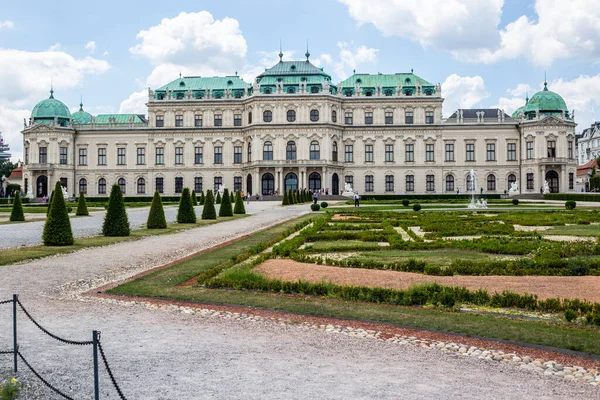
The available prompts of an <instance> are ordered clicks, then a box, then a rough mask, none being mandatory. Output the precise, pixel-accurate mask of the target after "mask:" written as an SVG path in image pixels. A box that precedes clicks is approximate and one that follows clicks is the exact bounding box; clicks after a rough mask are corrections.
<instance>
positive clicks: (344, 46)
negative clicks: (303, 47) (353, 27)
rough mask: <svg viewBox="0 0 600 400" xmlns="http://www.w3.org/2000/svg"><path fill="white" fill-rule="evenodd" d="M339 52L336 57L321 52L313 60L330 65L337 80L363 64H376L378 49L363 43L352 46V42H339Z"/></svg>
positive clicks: (317, 63) (344, 77)
mask: <svg viewBox="0 0 600 400" xmlns="http://www.w3.org/2000/svg"><path fill="white" fill-rule="evenodd" d="M337 45H338V48H339V49H340V52H339V54H338V57H337V59H334V57H332V56H331V55H330V54H327V53H324V54H321V55H320V56H319V57H317V59H315V60H314V63H315V65H317V66H320V65H331V66H332V68H333V74H334V75H336V76H337V78H338V79H339V80H343V79H346V78H347V77H348V76H349V75H351V74H352V73H353V71H354V70H355V69H356V68H357V67H358V66H359V65H363V64H373V65H374V64H377V52H378V51H379V50H378V49H374V48H371V47H367V46H365V45H361V46H354V44H353V43H346V42H339V43H338V44H337Z"/></svg>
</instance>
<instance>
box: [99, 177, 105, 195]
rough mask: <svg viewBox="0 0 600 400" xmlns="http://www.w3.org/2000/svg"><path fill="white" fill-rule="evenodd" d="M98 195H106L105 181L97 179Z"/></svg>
mask: <svg viewBox="0 0 600 400" xmlns="http://www.w3.org/2000/svg"><path fill="white" fill-rule="evenodd" d="M98 194H106V179H104V178H100V179H98Z"/></svg>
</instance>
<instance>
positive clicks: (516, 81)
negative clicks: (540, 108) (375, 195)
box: [0, 0, 600, 160]
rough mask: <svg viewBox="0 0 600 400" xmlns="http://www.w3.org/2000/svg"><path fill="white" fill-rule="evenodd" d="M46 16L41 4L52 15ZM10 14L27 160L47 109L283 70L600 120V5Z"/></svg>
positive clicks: (19, 7)
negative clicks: (396, 80) (558, 102)
mask: <svg viewBox="0 0 600 400" xmlns="http://www.w3.org/2000/svg"><path fill="white" fill-rule="evenodd" d="M38 3H39V4H38ZM99 4H100V3H97V2H85V1H81V0H78V1H67V0H55V1H54V2H52V6H51V7H49V3H48V2H47V1H44V2H41V1H34V0H20V1H19V0H3V1H2V2H0V131H2V132H3V133H4V137H5V140H6V141H7V142H8V143H9V144H10V145H11V148H12V152H13V155H14V158H15V160H16V159H19V158H21V157H22V143H21V141H22V140H21V135H20V130H21V129H22V127H23V118H28V117H29V115H30V111H31V109H32V108H33V106H34V105H35V104H36V103H37V102H38V101H39V100H41V99H44V98H46V97H48V90H49V88H50V82H51V81H52V82H53V84H54V90H55V97H56V98H58V99H60V100H62V101H63V102H64V103H65V104H67V105H68V106H69V107H70V108H71V110H73V111H75V110H77V108H78V104H79V99H80V96H83V102H84V108H85V109H86V110H87V111H89V112H91V113H92V114H99V113H111V112H135V113H142V114H145V113H146V109H145V106H144V101H145V100H146V98H147V88H148V87H151V88H156V87H159V86H162V85H163V84H165V83H167V82H169V81H171V80H173V79H175V78H177V77H178V75H179V73H180V72H181V73H183V74H184V75H202V76H213V75H219V74H234V73H235V72H236V71H237V72H238V74H240V75H241V76H242V77H244V79H246V81H248V82H250V81H251V80H252V78H253V77H254V76H256V75H257V74H259V73H260V72H261V71H263V70H264V68H265V67H268V66H271V65H273V64H274V63H275V62H276V61H277V53H278V52H279V41H280V40H281V41H282V42H283V50H284V54H285V56H284V59H288V60H291V59H303V58H304V53H305V52H306V43H307V41H308V44H309V50H310V53H311V57H310V58H311V60H312V61H313V62H314V63H315V64H318V65H319V66H321V67H323V68H324V69H325V71H327V72H328V73H329V74H330V75H332V77H333V79H334V81H338V80H341V79H344V78H346V77H348V76H349V75H351V74H352V71H353V70H356V71H357V72H361V73H377V72H382V73H394V72H408V71H410V69H411V68H413V69H414V72H415V74H417V75H419V76H421V77H423V78H424V79H426V80H428V81H430V82H434V83H438V82H439V83H441V84H442V95H443V97H445V99H446V100H445V102H444V115H445V116H448V115H449V114H450V113H452V112H453V111H454V110H455V109H457V108H459V107H460V108H468V107H500V108H503V109H504V110H505V111H507V112H509V113H510V112H512V111H513V110H514V109H516V108H517V107H519V106H521V105H522V104H523V103H524V98H525V94H526V93H527V92H528V93H529V95H530V96H531V95H532V94H533V93H535V92H536V91H538V90H540V88H541V87H542V84H543V81H544V71H547V77H548V83H549V84H548V86H549V88H550V89H551V90H553V91H555V92H558V93H559V94H561V95H562V96H563V97H564V98H565V100H566V102H567V106H568V107H569V108H570V109H574V110H575V117H576V120H577V122H578V123H579V126H578V131H581V130H582V129H584V128H585V127H587V126H589V125H590V123H592V122H593V121H594V120H600V73H599V71H600V7H598V0H569V1H564V0H337V1H336V0H303V1H302V2H290V1H285V0H254V1H243V0H238V1H233V0H221V1H218V2H216V1H200V0H189V1H184V0H177V1H171V2H165V1H160V2H158V1H151V0H146V1H137V0H128V1H122V0H121V1H113V0H104V1H103V2H102V3H101V5H99Z"/></svg>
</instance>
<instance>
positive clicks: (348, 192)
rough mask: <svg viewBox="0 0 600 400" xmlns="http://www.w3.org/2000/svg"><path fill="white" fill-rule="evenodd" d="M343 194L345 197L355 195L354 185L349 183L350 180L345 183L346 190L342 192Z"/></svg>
mask: <svg viewBox="0 0 600 400" xmlns="http://www.w3.org/2000/svg"><path fill="white" fill-rule="evenodd" d="M342 196H345V197H353V196H354V190H352V185H351V184H349V183H348V182H346V184H345V185H344V192H343V193H342Z"/></svg>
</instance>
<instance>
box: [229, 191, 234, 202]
mask: <svg viewBox="0 0 600 400" xmlns="http://www.w3.org/2000/svg"><path fill="white" fill-rule="evenodd" d="M229 201H230V203H231V204H233V203H235V195H234V194H233V191H231V192H229Z"/></svg>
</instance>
